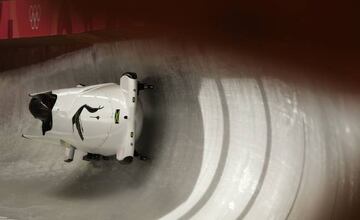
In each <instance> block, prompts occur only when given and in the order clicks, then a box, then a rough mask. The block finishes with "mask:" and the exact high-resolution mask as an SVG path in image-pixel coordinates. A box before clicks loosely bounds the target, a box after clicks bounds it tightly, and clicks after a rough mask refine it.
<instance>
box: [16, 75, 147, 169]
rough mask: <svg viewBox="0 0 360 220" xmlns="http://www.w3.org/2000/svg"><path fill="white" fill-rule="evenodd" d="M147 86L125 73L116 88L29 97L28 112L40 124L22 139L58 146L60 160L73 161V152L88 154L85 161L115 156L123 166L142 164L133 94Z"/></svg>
mask: <svg viewBox="0 0 360 220" xmlns="http://www.w3.org/2000/svg"><path fill="white" fill-rule="evenodd" d="M152 88H153V86H152V85H147V84H143V83H140V82H139V81H138V80H137V75H136V73H130V72H127V73H124V74H123V75H122V76H121V78H120V85H118V84H115V83H106V84H99V85H93V86H83V85H78V86H77V87H75V88H68V89H59V90H53V91H48V92H43V93H35V94H30V97H31V101H30V104H29V110H30V112H31V114H32V115H33V116H34V117H35V118H36V119H39V120H37V124H34V125H33V127H31V128H29V129H28V132H27V133H24V134H23V137H24V138H27V139H36V140H41V141H45V142H51V143H57V144H60V145H62V146H63V147H64V149H65V160H64V161H65V162H71V161H72V160H73V158H74V153H75V150H77V149H78V150H81V151H83V152H85V153H87V154H86V155H85V156H84V157H83V159H84V160H87V161H91V160H100V159H104V160H108V159H111V158H116V160H118V161H120V162H121V163H125V164H126V163H130V162H132V160H133V157H140V159H141V160H146V159H147V157H145V156H143V155H139V153H138V152H137V151H136V150H135V140H136V138H137V137H138V136H139V134H140V131H141V127H142V109H141V105H140V102H139V100H138V95H139V91H140V90H144V89H152Z"/></svg>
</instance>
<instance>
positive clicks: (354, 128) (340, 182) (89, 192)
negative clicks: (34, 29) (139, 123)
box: [0, 37, 360, 220]
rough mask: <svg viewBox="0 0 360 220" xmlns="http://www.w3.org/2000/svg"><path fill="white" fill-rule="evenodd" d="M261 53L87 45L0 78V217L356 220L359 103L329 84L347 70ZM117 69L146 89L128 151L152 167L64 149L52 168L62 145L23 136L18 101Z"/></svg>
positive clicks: (347, 90) (163, 43) (164, 44)
mask: <svg viewBox="0 0 360 220" xmlns="http://www.w3.org/2000/svg"><path fill="white" fill-rule="evenodd" d="M296 53H297V52H294V51H292V52H290V53H289V57H291V56H292V55H293V54H296ZM266 54H267V51H263V55H264V56H257V55H256V54H255V53H250V52H249V48H244V49H241V48H235V47H231V46H229V47H227V46H221V44H213V45H211V46H209V45H206V44H205V43H197V44H196V43H191V42H190V41H186V40H184V41H181V40H179V39H177V40H174V41H173V40H170V39H167V38H165V37H164V38H162V37H159V38H151V39H138V40H124V41H120V42H114V43H104V44H97V45H94V46H92V47H89V48H85V49H82V50H79V51H76V52H73V53H70V54H66V55H63V56H61V57H58V58H56V59H52V60H49V61H46V62H44V63H40V64H35V65H32V66H28V67H23V68H20V69H15V70H9V71H6V72H2V73H1V74H0V94H1V95H0V103H1V110H0V111H1V117H0V126H1V131H0V132H1V133H0V138H1V139H0V140H1V143H0V216H3V217H7V218H13V219H44V220H45V219H59V220H60V219H61V220H64V219H78V220H80V219H102V220H106V219H158V218H161V219H307V220H309V219H355V218H357V217H359V215H358V214H359V199H360V197H359V195H360V194H359V181H360V180H359V175H360V173H359V168H360V159H359V158H360V148H359V147H360V146H359V143H360V116H359V113H360V99H359V93H358V92H357V91H356V88H354V87H352V86H351V85H350V84H349V85H345V86H344V85H342V83H345V82H344V80H341V79H342V78H341V77H342V75H341V73H342V71H348V70H349V68H355V66H353V67H349V66H348V65H344V69H343V70H342V69H341V68H338V69H333V68H326V67H325V68H320V67H318V66H316V65H310V64H309V65H305V64H306V62H304V63H305V64H304V63H301V62H300V61H299V63H291V62H286V60H285V58H284V60H281V59H280V60H279V59H278V60H277V59H276V57H275V56H274V57H273V56H272V55H268V56H267V55H266ZM268 54H271V53H268ZM305 56H307V55H305ZM309 56H311V52H309ZM259 57H261V58H259ZM318 59H319V60H320V59H321V60H322V61H319V62H324V60H326V59H324V58H321V57H316V56H314V55H313V62H310V63H311V64H316V63H317V62H318V61H317V60H318ZM329 62H330V64H331V61H329ZM319 66H320V65H319ZM126 71H132V72H137V73H138V76H139V78H140V79H141V80H143V81H145V82H148V83H152V84H154V85H155V86H156V88H155V90H153V91H146V92H143V93H142V94H141V101H142V105H143V108H144V112H145V118H144V128H143V130H142V134H141V137H140V140H139V141H138V143H137V146H138V148H139V150H140V151H141V152H143V153H145V154H147V155H148V156H150V157H151V160H150V161H147V162H142V161H138V160H135V161H134V162H133V163H132V164H131V165H126V166H125V165H120V164H118V163H117V162H116V161H98V162H86V161H83V160H82V156H83V153H81V152H76V156H75V160H74V161H73V162H72V163H64V162H63V154H64V149H63V148H61V147H59V146H55V145H50V144H46V143H41V142H34V141H30V140H26V139H23V138H21V133H22V130H24V129H26V128H27V126H30V123H31V122H32V120H34V119H33V118H32V116H31V115H30V114H29V113H28V110H27V109H28V107H27V105H28V102H29V97H28V96H27V94H28V93H30V92H39V91H44V90H51V89H58V88H66V87H73V86H75V85H76V84H78V83H82V84H86V85H91V84H98V83H104V82H116V83H118V82H119V77H120V76H121V74H122V73H123V72H126ZM336 71H338V72H339V73H338V77H336V76H335V75H336V74H335V75H334V72H336ZM328 76H331V80H330V79H329V78H330V77H328ZM346 83H348V82H346ZM0 218H1V217H0Z"/></svg>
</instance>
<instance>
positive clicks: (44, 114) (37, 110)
mask: <svg viewBox="0 0 360 220" xmlns="http://www.w3.org/2000/svg"><path fill="white" fill-rule="evenodd" d="M31 97H32V98H31V101H30V104H29V110H30V112H31V114H32V115H33V116H34V117H35V118H37V119H39V120H41V121H42V133H43V135H45V133H46V132H47V131H50V130H51V128H52V113H51V111H52V109H53V107H54V105H55V102H56V99H57V96H56V95H55V94H53V93H52V92H46V93H42V94H36V95H33V96H31Z"/></svg>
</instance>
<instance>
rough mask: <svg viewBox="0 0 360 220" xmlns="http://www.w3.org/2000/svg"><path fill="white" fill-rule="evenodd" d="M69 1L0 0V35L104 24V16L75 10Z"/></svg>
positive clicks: (64, 30) (66, 31)
mask: <svg viewBox="0 0 360 220" xmlns="http://www.w3.org/2000/svg"><path fill="white" fill-rule="evenodd" d="M73 6H74V4H71V1H68V0H62V1H48V0H12V1H1V0H0V39H11V38H27V37H38V36H52V35H61V34H72V33H81V32H86V31H92V30H101V29H104V28H106V26H107V23H108V22H107V21H106V19H104V18H100V17H98V18H96V17H93V16H92V15H91V14H89V13H83V14H75V13H73V11H74V7H73Z"/></svg>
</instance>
